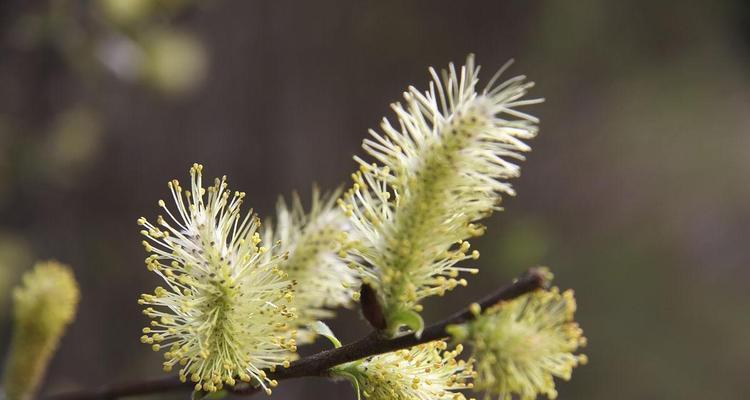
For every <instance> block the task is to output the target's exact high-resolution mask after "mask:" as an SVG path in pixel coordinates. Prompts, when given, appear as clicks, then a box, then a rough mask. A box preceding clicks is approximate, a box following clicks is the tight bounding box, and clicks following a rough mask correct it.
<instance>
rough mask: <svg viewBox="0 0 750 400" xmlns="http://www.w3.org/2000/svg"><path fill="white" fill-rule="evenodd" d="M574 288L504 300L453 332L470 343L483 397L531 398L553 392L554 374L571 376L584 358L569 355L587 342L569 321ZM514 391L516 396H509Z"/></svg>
mask: <svg viewBox="0 0 750 400" xmlns="http://www.w3.org/2000/svg"><path fill="white" fill-rule="evenodd" d="M575 309H576V302H575V298H574V297H573V291H572V290H567V291H565V292H563V293H560V292H559V290H558V289H557V288H552V289H551V290H549V291H545V290H537V291H536V292H532V293H529V294H527V295H524V296H522V297H519V298H517V299H514V300H511V301H508V302H503V303H500V304H498V305H497V306H494V307H491V308H489V309H487V310H485V312H484V313H482V314H481V315H480V313H481V310H478V309H477V310H476V314H477V315H478V318H477V319H476V320H475V321H474V322H471V323H469V324H468V326H464V327H462V328H460V329H458V328H454V329H453V332H452V333H457V332H463V334H459V335H455V334H454V338H455V339H456V340H459V341H461V342H464V343H469V344H471V346H472V348H473V349H474V352H473V357H474V358H475V359H476V368H477V373H478V375H477V378H476V380H475V388H476V389H477V390H484V391H486V393H487V396H486V398H487V399H489V398H491V397H493V396H498V398H499V399H501V400H512V399H514V398H520V399H521V400H534V399H536V398H537V395H538V394H544V395H547V397H548V398H550V399H554V398H556V397H557V390H555V382H554V379H553V377H558V378H562V379H565V380H568V379H570V377H571V374H572V372H573V368H574V367H576V366H578V365H581V364H585V363H586V362H587V360H588V358H587V357H586V356H585V355H583V354H574V353H575V352H576V351H577V350H578V348H579V347H581V346H585V345H586V338H585V337H584V336H583V331H582V330H581V328H580V327H579V326H578V324H577V323H576V322H574V321H573V314H574V313H575ZM514 396H516V397H514Z"/></svg>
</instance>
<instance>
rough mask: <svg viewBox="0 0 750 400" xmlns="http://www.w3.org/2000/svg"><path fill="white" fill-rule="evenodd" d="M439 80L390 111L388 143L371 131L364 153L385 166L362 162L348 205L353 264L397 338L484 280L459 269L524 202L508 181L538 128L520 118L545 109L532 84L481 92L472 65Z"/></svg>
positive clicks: (510, 83)
mask: <svg viewBox="0 0 750 400" xmlns="http://www.w3.org/2000/svg"><path fill="white" fill-rule="evenodd" d="M501 71H502V70H501ZM430 73H431V75H432V78H433V81H432V82H431V83H430V87H429V90H428V91H427V92H424V93H422V92H420V91H418V90H417V89H415V88H414V87H410V88H409V90H408V91H407V92H406V93H404V104H401V103H396V104H393V105H392V106H391V107H392V109H393V111H394V112H395V113H396V116H397V118H398V122H397V124H395V125H393V124H391V122H389V121H388V120H387V119H384V120H383V122H382V124H381V130H382V133H378V132H375V131H372V130H371V131H370V135H371V138H369V139H366V140H365V141H364V142H363V144H362V147H363V149H364V150H365V151H366V152H367V153H369V154H370V156H372V158H373V159H375V160H376V162H377V163H373V162H370V161H366V160H364V159H362V158H360V157H355V160H356V161H357V162H358V163H359V164H360V169H359V171H357V172H356V173H355V174H353V176H352V178H353V180H354V185H353V187H352V188H351V190H349V191H348V192H347V193H345V195H344V198H343V199H342V200H341V201H340V203H339V204H340V206H341V208H342V209H343V210H344V211H345V212H346V213H347V215H349V216H350V218H351V221H352V226H353V227H354V231H355V232H356V234H357V235H358V236H359V243H358V245H355V246H353V247H352V248H351V250H350V251H349V256H350V258H349V262H350V263H352V265H354V266H355V267H356V268H357V269H358V270H359V271H360V273H361V274H362V276H363V281H364V282H366V283H369V284H370V285H371V286H373V288H374V289H375V290H376V291H377V292H378V294H379V296H380V297H381V299H380V300H381V303H382V305H383V307H384V313H385V315H386V318H387V320H388V321H387V322H388V326H389V330H390V331H391V333H392V334H396V333H397V332H398V329H399V327H400V326H404V325H406V326H409V327H410V328H411V329H412V330H414V331H418V328H419V326H418V325H419V323H420V322H419V321H421V319H420V318H419V315H418V314H417V315H415V314H416V313H419V312H420V311H421V308H422V306H421V305H420V301H421V300H422V299H423V298H425V297H428V296H433V295H443V294H444V293H445V292H446V291H448V290H451V289H454V288H455V287H456V286H465V285H466V283H467V282H466V280H465V279H458V274H459V273H460V272H472V273H474V272H476V270H475V269H473V268H465V267H459V266H457V263H459V262H461V261H463V260H468V259H476V258H478V257H479V253H478V252H477V251H476V250H471V248H470V245H469V242H468V241H467V240H468V239H470V238H472V237H475V236H479V235H482V234H483V233H484V227H483V226H481V225H479V224H478V223H477V222H476V221H478V220H480V219H482V218H485V217H487V216H488V215H490V214H491V213H492V212H493V210H499V209H500V208H499V203H500V200H501V194H506V195H510V196H512V195H514V194H515V192H514V191H513V189H512V187H511V186H510V184H509V183H507V180H508V179H510V178H515V177H517V176H519V173H520V168H519V167H518V166H517V165H516V164H514V163H513V162H512V161H511V160H523V159H524V157H523V155H522V153H523V152H526V151H529V150H530V148H529V146H528V145H526V144H525V143H524V142H523V140H525V139H530V138H533V137H534V136H535V135H536V133H537V126H536V124H537V122H538V120H537V119H536V118H535V117H533V116H531V115H529V114H526V113H524V112H522V111H519V110H518V108H519V107H521V106H526V105H530V104H536V103H539V102H541V101H542V100H541V99H524V96H525V95H526V93H527V91H528V89H529V88H531V87H532V86H533V83H531V82H526V81H525V78H524V77H523V76H519V77H515V78H511V79H509V80H507V81H505V82H504V83H501V84H499V85H494V82H495V80H496V79H497V76H498V75H499V74H498V75H496V76H495V78H493V79H492V81H491V82H490V85H489V86H488V87H486V88H485V89H484V90H478V89H477V82H478V80H477V74H478V73H479V67H477V66H475V64H474V57H473V56H469V57H468V59H467V60H466V64H465V65H464V66H462V67H461V68H460V69H456V67H454V66H453V64H451V65H450V66H449V67H448V70H446V71H443V73H442V77H440V76H439V75H438V73H437V72H436V71H435V70H433V69H430Z"/></svg>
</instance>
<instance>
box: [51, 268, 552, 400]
mask: <svg viewBox="0 0 750 400" xmlns="http://www.w3.org/2000/svg"><path fill="white" fill-rule="evenodd" d="M545 283H546V278H545V273H544V272H543V271H541V270H539V269H536V268H532V269H530V270H529V271H528V272H527V273H526V274H524V275H523V276H521V277H520V278H518V279H517V280H516V281H514V282H513V283H511V284H509V285H506V286H504V287H502V288H500V289H498V290H497V291H495V292H494V293H492V294H491V295H489V296H487V297H485V298H484V299H482V300H480V301H478V302H477V303H478V304H479V305H480V306H481V308H482V309H483V310H484V309H486V308H488V307H491V306H493V305H495V304H497V303H499V302H501V301H504V300H510V299H514V298H516V297H518V296H521V295H523V294H525V293H528V292H531V291H534V290H536V289H539V288H541V287H543V286H544V285H545ZM474 318H475V315H474V314H473V313H472V312H471V311H470V310H469V307H466V308H464V309H463V310H461V311H459V312H457V313H456V314H453V315H451V316H450V317H448V318H446V319H444V320H442V321H440V322H438V323H436V324H433V325H430V326H428V327H427V328H425V330H424V332H422V336H420V337H419V338H417V337H416V336H414V334H411V333H410V334H407V335H404V336H400V337H397V338H393V339H390V338H387V337H385V336H384V335H383V334H382V333H381V332H377V331H376V332H373V333H371V334H369V335H367V336H365V337H364V338H362V339H360V340H358V341H356V342H353V343H350V344H347V345H344V346H342V347H339V348H337V349H331V350H325V351H322V352H320V353H317V354H313V355H311V356H308V357H303V358H300V359H299V360H297V361H294V362H293V363H292V364H291V365H290V366H289V368H279V369H277V370H276V371H275V372H270V371H266V372H267V374H268V377H269V378H271V379H276V380H283V379H291V378H299V377H303V376H325V375H326V373H327V371H328V370H329V369H330V368H332V367H335V366H337V365H341V364H345V363H348V362H352V361H356V360H360V359H363V358H366V357H370V356H374V355H378V354H383V353H388V352H391V351H396V350H401V349H406V348H409V347H413V346H416V345H419V344H423V343H428V342H432V341H435V340H439V339H444V338H447V337H449V336H450V335H449V334H448V333H447V332H446V328H447V327H448V326H449V325H455V324H461V323H464V322H468V321H471V320H472V319H474ZM192 389H193V384H192V383H182V382H180V381H179V380H178V379H177V377H174V376H171V377H168V378H159V379H153V380H144V381H139V382H133V383H125V384H119V385H109V386H103V387H101V388H99V389H96V390H82V391H73V392H67V393H61V394H56V395H52V396H48V397H46V400H105V399H107V400H109V399H116V398H119V397H125V396H136V395H144V394H153V393H162V392H168V391H174V390H192ZM228 390H230V391H231V393H233V394H238V395H249V394H253V393H256V392H257V391H258V389H257V388H255V387H252V386H244V387H241V386H239V385H238V387H235V388H234V389H228Z"/></svg>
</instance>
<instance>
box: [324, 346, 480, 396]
mask: <svg viewBox="0 0 750 400" xmlns="http://www.w3.org/2000/svg"><path fill="white" fill-rule="evenodd" d="M446 348H447V345H446V343H445V342H443V341H437V342H430V343H426V344H422V345H419V346H415V347H412V348H410V349H405V350H398V351H395V352H391V353H386V354H381V355H377V356H373V357H370V358H368V359H365V360H361V361H355V362H353V363H351V364H347V365H344V366H341V367H336V368H334V369H333V370H332V371H331V373H332V374H333V375H334V376H340V377H344V378H347V379H349V380H350V381H351V382H352V384H353V385H354V386H355V389H356V390H357V394H358V396H360V397H361V396H362V395H363V396H364V398H365V399H368V400H466V397H465V396H464V395H463V393H461V392H459V390H463V389H470V388H472V384H471V382H470V381H471V379H472V378H473V377H474V375H475V373H474V370H473V369H472V361H468V362H466V361H464V360H457V359H456V357H457V356H458V355H459V354H461V352H462V351H463V347H462V346H461V345H458V346H457V347H456V349H455V350H450V351H449V350H446Z"/></svg>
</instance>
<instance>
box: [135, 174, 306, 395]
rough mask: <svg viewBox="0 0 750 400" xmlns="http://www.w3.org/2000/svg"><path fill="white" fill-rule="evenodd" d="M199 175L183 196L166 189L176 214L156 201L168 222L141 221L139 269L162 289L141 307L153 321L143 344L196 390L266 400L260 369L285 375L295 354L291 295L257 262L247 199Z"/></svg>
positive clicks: (256, 224) (255, 229)
mask: <svg viewBox="0 0 750 400" xmlns="http://www.w3.org/2000/svg"><path fill="white" fill-rule="evenodd" d="M202 171H203V166H202V165H199V164H194V165H193V167H192V168H190V177H191V187H190V189H189V190H185V191H184V192H183V189H182V187H181V186H180V183H179V182H178V181H177V180H172V181H171V182H169V189H170V191H171V192H172V197H173V199H174V202H175V204H176V207H177V212H176V213H173V212H171V211H170V210H169V209H168V208H167V207H166V205H165V203H164V201H163V200H160V201H159V205H160V206H161V207H162V208H163V209H164V211H165V212H166V213H167V215H168V217H167V218H165V217H162V216H159V217H158V218H157V223H156V224H155V225H154V224H151V223H150V222H148V221H147V220H146V219H145V218H140V219H139V220H138V224H139V225H141V226H143V227H144V230H142V231H141V233H142V234H143V235H144V236H145V237H146V238H147V240H146V241H144V242H143V244H144V246H145V247H146V251H147V252H149V253H150V255H149V256H148V257H147V258H146V266H147V267H148V269H149V270H150V271H153V272H154V273H156V274H157V275H159V277H161V278H162V279H163V280H164V282H165V284H166V288H164V287H157V288H156V290H155V291H154V293H153V294H144V295H142V296H141V299H140V300H139V301H138V302H139V304H143V305H147V306H149V307H147V308H146V309H145V310H144V311H143V313H144V314H145V315H147V316H148V317H149V318H151V319H152V321H151V324H150V326H148V327H146V328H144V329H143V336H142V337H141V341H142V342H143V343H147V344H149V345H151V346H152V348H153V350H154V351H159V350H161V349H166V352H165V353H164V358H165V359H166V361H165V362H164V370H165V371H170V370H172V368H173V367H175V366H177V367H178V368H179V376H180V379H181V380H182V381H187V380H188V379H189V380H191V381H192V382H195V384H196V385H195V389H196V390H203V391H207V392H214V391H218V390H221V389H222V388H223V386H224V385H225V384H227V385H230V386H233V385H234V384H235V383H236V381H237V379H239V380H242V381H246V382H250V381H253V382H256V383H257V384H259V385H261V386H262V387H263V388H264V389H265V390H266V392H267V393H269V394H270V392H271V389H270V388H269V386H270V387H273V386H275V385H276V381H273V380H271V379H269V378H268V377H267V376H266V373H265V372H264V371H263V369H265V368H275V367H276V366H279V365H284V366H287V365H289V362H290V359H291V357H292V355H291V354H292V353H294V352H295V351H296V343H295V341H294V339H291V338H289V337H288V335H287V334H286V332H287V331H288V330H289V327H290V324H292V323H293V320H294V318H295V314H294V310H293V308H292V307H291V306H290V303H291V301H292V289H293V288H292V286H293V285H292V283H291V281H289V280H288V279H287V276H286V273H284V272H283V271H282V270H281V269H280V268H279V265H278V264H279V261H280V258H279V257H270V258H267V257H264V253H266V252H267V251H268V249H267V248H265V247H262V246H260V243H261V237H260V234H259V229H260V220H259V219H258V217H257V216H256V215H254V214H252V212H251V213H248V214H247V215H246V216H245V217H244V218H243V217H241V214H240V205H241V204H242V202H243V199H244V197H245V194H244V193H241V192H234V194H230V193H231V192H230V191H229V189H228V187H227V183H226V177H223V178H221V179H216V180H215V181H214V184H213V185H212V186H209V187H207V188H204V187H203V177H202Z"/></svg>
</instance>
